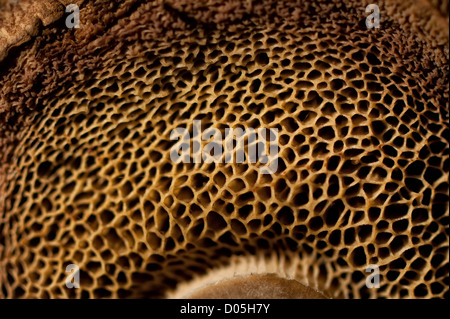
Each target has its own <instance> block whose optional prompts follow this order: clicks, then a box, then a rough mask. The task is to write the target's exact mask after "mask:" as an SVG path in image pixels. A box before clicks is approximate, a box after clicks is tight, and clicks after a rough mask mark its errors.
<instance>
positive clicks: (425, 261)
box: [0, 0, 449, 298]
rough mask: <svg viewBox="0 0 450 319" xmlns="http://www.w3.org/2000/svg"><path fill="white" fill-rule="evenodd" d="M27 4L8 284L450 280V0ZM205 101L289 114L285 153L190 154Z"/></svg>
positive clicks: (12, 114) (223, 112)
mask: <svg viewBox="0 0 450 319" xmlns="http://www.w3.org/2000/svg"><path fill="white" fill-rule="evenodd" d="M0 3H1V2H0ZM19 3H22V4H20V5H21V6H23V7H22V8H21V9H20V10H19V9H15V7H14V6H11V8H10V6H9V5H6V4H4V5H3V6H4V8H7V9H5V11H2V13H0V60H1V61H0V147H1V148H0V152H1V155H2V156H1V163H0V164H1V168H0V173H1V176H2V177H1V178H2V179H1V186H0V192H1V196H2V197H1V198H2V199H1V203H0V298H20V297H26V298H67V297H69V298H117V297H118V298H125V297H136V298H146V297H152V298H162V297H170V296H178V297H179V296H185V295H186V294H185V290H183V292H182V293H181V290H177V289H182V288H183V287H191V288H192V287H195V288H196V289H197V288H198V289H199V288H201V287H203V286H201V285H200V286H199V285H197V284H196V282H197V283H199V282H203V283H208V282H209V283H212V282H218V281H220V280H221V279H224V278H225V279H227V278H228V279H229V280H238V279H232V277H226V276H224V277H221V276H220V274H221V270H223V269H225V270H226V269H231V268H230V267H237V268H239V269H241V270H240V271H239V272H233V274H238V275H240V276H252V275H253V276H254V277H251V278H253V279H255V280H257V279H258V280H259V279H261V278H264V280H267V281H270V280H272V279H274V278H277V279H276V280H278V282H279V283H281V284H279V285H280V286H283V287H284V288H286V287H288V286H289V285H290V284H287V282H288V281H289V282H290V283H292V284H293V285H294V286H295V287H300V286H299V285H303V286H306V288H308V289H312V290H313V291H314V292H315V293H317V294H319V297H326V298H433V297H434V298H443V297H445V296H448V284H449V282H448V280H449V276H448V261H449V251H448V248H449V244H448V239H449V238H448V222H449V208H448V198H449V197H448V196H449V183H448V178H449V145H448V136H449V124H448V112H449V100H448V99H449V86H448V75H449V66H448V2H446V1H441V2H439V1H431V2H428V1H400V0H399V1H392V0H391V1H381V2H380V3H379V5H380V10H381V13H382V19H381V26H380V28H379V29H372V30H369V29H367V27H366V25H365V19H366V15H367V14H366V13H365V10H364V9H365V7H366V6H367V5H368V4H369V3H370V2H367V1H341V0H335V1H300V2H299V3H297V2H295V1H287V0H286V1H274V0H273V1H272V0H265V1H259V2H257V3H256V2H255V3H253V2H251V1H250V2H249V1H241V0H234V1H227V2H221V1H190V0H180V1H175V0H170V1H148V2H142V3H141V2H139V1H133V0H128V1H78V2H77V3H79V4H80V15H81V17H82V20H81V26H80V28H74V29H68V28H66V27H65V25H64V17H65V16H64V8H65V7H64V6H65V5H67V3H66V2H64V1H46V2H45V3H46V4H47V5H48V6H42V5H40V4H38V3H40V2H39V1H27V0H23V1H20V2H19ZM250 4H252V5H250ZM24 8H25V9H24ZM26 8H33V10H34V11H33V10H31V11H32V12H33V13H32V14H30V15H31V16H30V15H28V16H27V12H28V13H30V11H27V10H26ZM446 8H447V9H446ZM14 10H17V11H14ZM46 10H50V11H51V12H52V14H48V15H46V14H45V13H46V12H47V11H46ZM446 11H447V15H445V13H446ZM15 12H16V13H15ZM23 14H24V15H23ZM14 17H15V18H14ZM17 17H25V18H23V19H22V18H21V19H19V18H17ZM405 17H407V18H405ZM14 19H15V20H20V21H21V23H20V25H19V26H18V25H13V26H11V25H12V24H11V23H10V21H11V20H14ZM15 20H14V21H15ZM8 21H9V22H8ZM14 28H15V29H14ZM11 30H16V31H14V32H13V31H11ZM5 35H6V36H5ZM13 35H14V36H13ZM2 36H3V37H2ZM194 120H200V121H201V123H202V126H204V127H215V128H217V129H219V130H224V129H225V128H227V127H230V128H237V127H241V128H249V127H253V128H262V127H264V128H276V129H278V130H279V141H278V144H279V154H280V157H279V161H278V170H277V172H276V173H274V174H269V175H262V174H260V173H259V171H258V169H257V168H258V166H257V165H256V164H245V163H243V164H236V163H223V164H216V163H209V164H208V163H204V162H202V163H197V164H194V163H191V164H186V163H179V164H176V163H174V162H173V161H172V160H171V158H170V154H169V153H170V149H171V147H172V146H173V144H174V143H175V142H174V141H172V140H170V132H171V131H172V130H173V129H174V128H178V127H184V128H187V129H188V130H192V126H193V121H194ZM205 143H206V142H205ZM69 264H76V265H78V266H79V268H80V271H81V272H80V274H81V282H80V289H67V288H66V287H65V285H64V280H65V278H66V277H67V273H66V266H67V265H69ZM371 264H372V265H376V266H378V267H379V270H380V275H381V278H382V279H381V286H380V288H375V289H369V288H368V287H367V285H366V278H367V275H368V274H367V272H366V269H367V267H368V265H371ZM252 265H253V266H254V267H255V268H254V269H255V271H253V270H252V269H253V268H252V267H253V266H252ZM255 265H256V266H255ZM237 268H236V269H237ZM258 269H259V270H258ZM251 270H252V271H251ZM225 272H227V271H225ZM228 273H229V272H228ZM268 274H272V275H268ZM274 274H276V275H274ZM265 276H266V277H265ZM267 276H268V277H267ZM202 278H203V279H204V278H213V280H212V281H205V280H203V279H202ZM237 278H241V279H242V278H244V277H239V276H238V277H237ZM245 278H247V277H245ZM247 279H248V278H247ZM202 280H203V281H202ZM274 280H275V279H274ZM270 282H271V285H272V284H274V281H270ZM248 283H249V285H251V284H252V280H251V279H250V281H248ZM253 284H254V282H253ZM296 285H297V286H296ZM188 290H189V289H188ZM294 290H295V291H297V292H298V291H299V290H298V289H297V288H295V289H294V288H293V291H294ZM190 291H191V292H192V290H190ZM193 296H194V297H195V296H196V295H195V294H194V295H193ZM298 296H299V295H298V294H297V295H296V294H295V293H293V295H292V297H298ZM308 296H309V297H313V294H312V295H308Z"/></svg>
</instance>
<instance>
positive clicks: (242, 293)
mask: <svg viewBox="0 0 450 319" xmlns="http://www.w3.org/2000/svg"><path fill="white" fill-rule="evenodd" d="M186 297H187V298H189V299H326V297H325V296H324V295H323V294H322V293H321V292H319V291H316V290H314V289H312V288H310V287H307V286H305V285H303V284H301V283H300V282H298V281H297V280H294V279H286V278H282V277H279V276H278V275H276V274H256V275H250V276H242V277H235V278H232V279H225V280H222V281H219V282H217V283H212V284H210V285H208V286H206V287H203V288H201V289H198V290H196V291H193V292H192V293H191V294H190V295H188V296H186Z"/></svg>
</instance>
